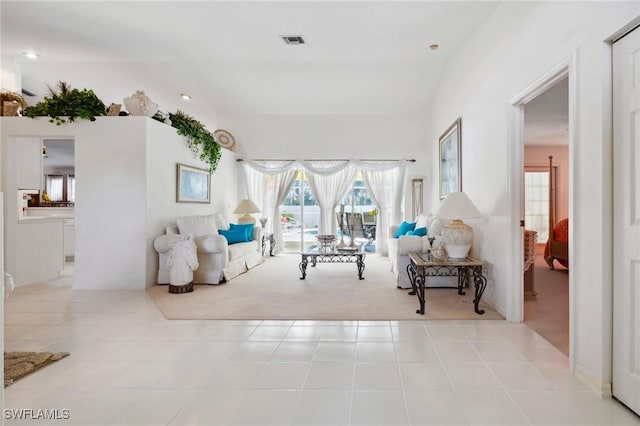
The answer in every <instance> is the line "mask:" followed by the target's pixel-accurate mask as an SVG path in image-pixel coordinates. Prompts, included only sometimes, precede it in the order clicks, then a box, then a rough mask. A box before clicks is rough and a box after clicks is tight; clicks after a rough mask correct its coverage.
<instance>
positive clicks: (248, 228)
mask: <svg viewBox="0 0 640 426" xmlns="http://www.w3.org/2000/svg"><path fill="white" fill-rule="evenodd" d="M229 230H231V231H236V230H243V231H244V232H245V233H246V235H247V239H246V240H245V241H251V240H253V223H241V224H235V223H231V224H229Z"/></svg>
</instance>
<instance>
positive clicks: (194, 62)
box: [0, 1, 499, 124]
mask: <svg viewBox="0 0 640 426" xmlns="http://www.w3.org/2000/svg"><path fill="white" fill-rule="evenodd" d="M498 4H499V2H476V1H470V2H465V1H460V2H445V1H440V2H438V1H435V2H398V1H382V2H376V1H365V2H352V1H344V2H340V1H335V2H334V1H296V2H294V1H290V2H272V1H259V2H245V1H234V2H231V1H228V2H215V1H197V2H186V1H179V2H178V1H169V2H159V1H158V2H156V1H139V2H119V1H106V2H105V1H103V2H95V1H90V2H64V1H62V2H61V1H55V2H51V1H44V2H34V1H2V2H0V7H1V19H2V22H1V23H2V25H1V32H2V45H1V47H2V57H3V60H7V58H12V57H18V58H20V59H19V64H20V68H21V70H22V73H23V76H22V85H23V88H25V89H28V90H30V91H32V92H35V93H36V94H38V95H39V96H42V95H43V94H45V92H46V87H45V85H47V84H48V85H52V86H53V85H55V83H56V82H57V81H58V80H65V81H67V82H68V83H69V84H71V86H72V87H76V88H84V87H86V88H90V89H93V90H94V91H95V92H96V94H97V95H98V96H99V97H100V98H101V99H102V100H103V101H104V102H105V103H106V104H107V105H108V104H109V103H111V102H115V103H122V99H123V98H124V97H126V96H129V95H131V94H132V93H133V92H134V91H135V90H144V91H145V92H146V94H147V95H148V96H149V97H150V98H151V99H152V100H153V101H154V102H156V103H158V104H160V109H161V110H162V111H174V110H175V109H178V108H180V109H183V110H185V111H186V112H187V113H189V114H191V115H193V116H195V117H197V118H198V119H199V120H200V121H203V122H204V123H205V124H206V123H207V121H210V120H211V118H212V117H213V118H214V120H215V116H216V113H219V114H224V115H245V116H246V115H256V114H400V115H401V114H408V113H413V114H415V113H417V112H419V113H420V112H425V111H426V110H427V109H428V107H429V105H430V102H431V97H432V95H433V92H434V89H435V88H436V86H437V84H438V81H439V79H440V75H441V73H442V71H443V68H444V67H445V65H446V63H447V61H448V59H449V58H450V57H451V55H452V54H453V53H454V52H455V51H456V50H457V49H458V47H459V46H461V44H462V43H463V42H464V41H465V39H466V38H467V37H468V36H469V35H470V34H471V33H472V32H473V31H474V29H475V28H477V27H478V25H480V24H481V23H482V22H483V20H484V19H485V18H486V17H487V16H489V15H490V14H491V13H492V11H493V10H494V9H495V8H496V7H497V5H498ZM281 35H301V36H303V37H304V39H305V41H306V44H304V45H286V44H285V43H284V42H283V41H282V39H281V38H280V37H279V36H281ZM431 44H439V45H440V48H439V49H438V50H431V49H430V48H429V46H430V45H431ZM28 50H32V51H35V52H37V53H39V54H40V55H42V56H41V57H40V58H39V59H37V60H29V59H27V58H25V57H23V56H22V55H21V52H24V51H28ZM180 93H188V94H190V95H191V96H192V99H191V100H190V101H183V100H181V99H180V98H179V94H180ZM36 99H37V98H36ZM29 102H30V103H34V99H32V100H30V101H29Z"/></svg>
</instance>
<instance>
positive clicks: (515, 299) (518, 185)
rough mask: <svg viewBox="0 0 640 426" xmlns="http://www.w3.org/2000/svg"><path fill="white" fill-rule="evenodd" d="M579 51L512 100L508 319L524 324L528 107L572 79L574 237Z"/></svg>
mask: <svg viewBox="0 0 640 426" xmlns="http://www.w3.org/2000/svg"><path fill="white" fill-rule="evenodd" d="M576 58H577V52H576V51H575V50H573V51H572V52H571V53H570V54H569V55H568V56H566V57H565V58H563V59H562V60H561V61H560V62H558V63H557V64H556V65H554V66H553V67H551V68H550V69H549V70H548V71H547V72H546V73H544V74H543V75H542V76H540V77H539V78H538V79H536V80H535V81H534V82H533V83H531V84H530V85H529V86H527V87H526V88H524V89H523V90H522V91H520V92H519V93H518V94H516V95H515V96H514V97H513V98H511V100H510V101H509V126H510V128H509V146H508V151H507V158H508V159H509V161H508V163H509V166H508V184H507V193H508V194H509V195H508V199H509V202H510V206H509V235H510V238H509V250H508V254H507V282H508V283H512V285H508V286H507V289H506V290H507V291H506V293H507V294H506V295H507V320H508V321H511V322H523V321H524V260H523V259H524V258H523V256H524V248H523V244H524V242H523V233H522V227H521V226H520V220H522V218H523V216H524V211H523V207H522V200H523V197H524V193H523V191H524V189H523V185H524V107H525V105H526V104H527V103H529V102H531V101H532V100H533V99H534V98H536V97H537V96H539V95H540V94H541V93H543V92H545V91H546V90H547V89H549V88H550V87H551V86H553V85H554V84H556V83H557V82H558V81H560V80H562V79H564V78H568V79H569V81H568V84H569V235H570V236H573V235H574V233H573V226H574V221H573V206H574V196H573V180H574V168H573V164H574V160H575V149H574V142H575V140H576V129H577V128H578V116H577V99H576V93H577V78H576V68H577V67H576V64H577V59H576ZM574 253H575V250H574V244H573V237H571V238H569V264H575V262H574V261H573V257H574ZM573 276H574V275H573V274H569V366H570V369H571V371H573V367H574V361H573V359H574V356H573V350H574V336H575V333H574V315H575V309H574V306H575V305H574V304H575V293H574V282H573V281H574V280H573Z"/></svg>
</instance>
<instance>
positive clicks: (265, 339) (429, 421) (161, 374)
mask: <svg viewBox="0 0 640 426" xmlns="http://www.w3.org/2000/svg"><path fill="white" fill-rule="evenodd" d="M176 297H179V295H178V296H176ZM5 310H6V319H5V333H6V334H5V336H6V340H5V350H7V351H11V350H38V351H40V350H44V351H69V352H71V356H69V357H67V358H65V359H63V360H61V361H59V362H57V363H55V364H53V365H51V366H49V367H47V368H45V369H44V370H41V371H39V372H37V373H35V374H33V375H31V376H29V377H27V378H25V379H23V380H21V381H19V382H17V383H15V384H14V385H12V386H10V387H9V388H7V389H5V394H4V396H5V408H33V409H37V408H49V409H59V410H62V409H68V410H70V413H69V414H70V418H69V419H68V420H57V421H49V422H47V421H44V420H37V421H34V420H29V421H25V420H5V424H7V425H13V424H19V425H27V424H28V425H32V424H36V425H37V424H49V423H51V424H64V425H145V424H148V425H324V426H331V425H409V424H410V425H445V424H446V425H589V424H594V425H632V424H633V425H640V418H638V417H637V416H635V415H634V414H632V413H631V412H630V411H629V410H627V409H626V408H624V407H623V406H622V405H621V404H619V403H618V402H616V401H615V400H611V399H599V398H597V397H596V396H595V395H594V394H592V393H591V392H590V391H589V390H587V388H586V387H585V386H584V385H583V384H582V383H581V382H580V381H579V380H577V379H576V378H575V377H573V376H571V375H570V374H569V373H568V370H567V359H566V357H565V356H564V355H563V354H562V353H561V352H559V351H558V350H556V349H555V348H553V347H552V346H551V345H549V344H548V343H547V342H546V341H545V340H544V339H542V338H541V337H540V336H538V335H537V334H535V333H534V332H532V331H531V330H530V329H528V328H527V327H526V326H524V325H522V324H509V323H506V322H504V321H482V320H480V321H459V322H456V321H420V320H416V321H373V322H372V321H361V322H356V321H335V322H331V321H318V322H314V321H167V320H165V319H164V317H163V316H162V315H161V314H160V312H159V311H158V310H157V309H156V307H155V305H154V304H153V302H152V301H151V300H150V299H149V298H148V297H147V296H146V294H145V292H143V291H71V290H69V288H68V286H64V285H59V286H51V285H49V286H44V285H40V286H29V287H23V288H20V289H17V290H16V291H15V292H14V293H13V294H11V296H10V297H9V299H8V301H7V302H6V304H5Z"/></svg>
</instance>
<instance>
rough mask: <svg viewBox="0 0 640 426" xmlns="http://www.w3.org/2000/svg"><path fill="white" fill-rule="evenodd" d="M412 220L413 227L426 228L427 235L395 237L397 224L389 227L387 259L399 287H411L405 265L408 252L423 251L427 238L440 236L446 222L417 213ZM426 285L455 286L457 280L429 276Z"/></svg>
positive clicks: (407, 263) (408, 261)
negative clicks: (389, 261) (414, 224)
mask: <svg viewBox="0 0 640 426" xmlns="http://www.w3.org/2000/svg"><path fill="white" fill-rule="evenodd" d="M414 222H415V223H416V226H415V228H416V229H417V228H427V230H428V231H427V235H425V236H417V235H402V236H400V237H398V238H395V235H396V233H397V232H398V228H399V225H392V226H391V227H390V228H389V259H390V260H391V272H393V274H394V275H395V277H396V285H397V286H398V287H399V288H411V281H410V280H409V275H408V274H407V266H408V265H409V263H411V260H410V259H409V253H416V252H425V251H427V249H428V248H429V238H430V237H433V238H440V237H441V234H442V227H443V226H444V225H445V224H446V223H444V222H443V221H442V220H441V219H435V218H434V217H433V216H428V215H424V214H421V215H418V216H417V217H416V218H415V220H414ZM425 285H426V286H427V287H434V286H444V287H450V286H451V287H455V286H457V281H454V280H452V279H451V278H449V277H431V278H429V279H428V280H427V282H426V283H425Z"/></svg>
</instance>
